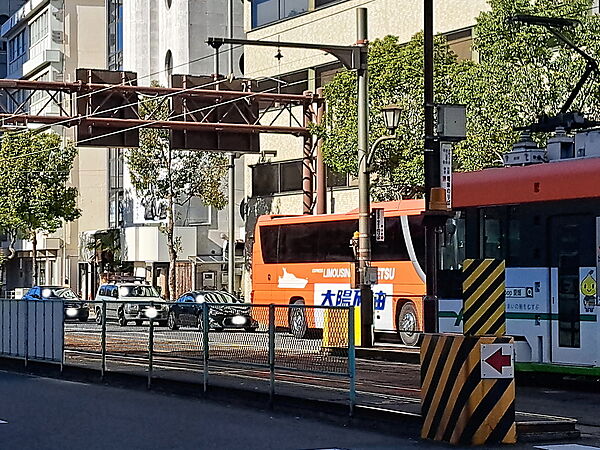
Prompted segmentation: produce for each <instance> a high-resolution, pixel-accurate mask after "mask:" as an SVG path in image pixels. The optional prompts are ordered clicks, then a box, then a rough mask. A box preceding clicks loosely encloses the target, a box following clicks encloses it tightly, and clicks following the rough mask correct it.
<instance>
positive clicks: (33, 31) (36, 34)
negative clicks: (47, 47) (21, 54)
mask: <svg viewBox="0 0 600 450" xmlns="http://www.w3.org/2000/svg"><path fill="white" fill-rule="evenodd" d="M46 36H48V10H46V11H44V12H43V13H42V14H40V15H39V16H38V18H37V19H35V20H34V21H33V22H32V23H31V25H29V46H30V47H33V46H34V45H35V44H36V43H38V42H39V41H41V40H42V39H44V38H45V37H46Z"/></svg>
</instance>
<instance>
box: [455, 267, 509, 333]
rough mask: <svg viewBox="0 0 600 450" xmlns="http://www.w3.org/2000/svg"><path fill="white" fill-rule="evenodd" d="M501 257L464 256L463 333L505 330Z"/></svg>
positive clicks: (503, 278) (503, 281)
mask: <svg viewBox="0 0 600 450" xmlns="http://www.w3.org/2000/svg"><path fill="white" fill-rule="evenodd" d="M504 273H505V272H504V260H501V259H465V261H464V264H463V300H464V312H463V320H464V322H463V324H464V327H463V333H464V334H465V336H483V335H492V336H504V334H505V333H506V306H505V274H504Z"/></svg>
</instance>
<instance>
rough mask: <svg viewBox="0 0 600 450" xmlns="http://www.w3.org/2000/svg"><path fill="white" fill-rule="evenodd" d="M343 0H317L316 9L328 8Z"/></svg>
mask: <svg viewBox="0 0 600 450" xmlns="http://www.w3.org/2000/svg"><path fill="white" fill-rule="evenodd" d="M341 1H343V0H315V8H319V7H321V6H326V5H329V4H331V3H339V2H341Z"/></svg>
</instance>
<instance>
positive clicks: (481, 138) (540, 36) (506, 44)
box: [457, 0, 600, 170]
mask: <svg viewBox="0 0 600 450" xmlns="http://www.w3.org/2000/svg"><path fill="white" fill-rule="evenodd" d="M489 3H490V6H491V10H490V11H488V12H483V13H481V14H480V15H479V17H478V18H477V25H476V28H475V40H474V49H475V50H476V51H477V52H478V54H479V61H480V62H479V63H478V65H477V69H476V70H475V71H474V72H472V73H471V77H469V78H468V79H467V80H466V82H465V83H464V84H462V85H461V86H460V88H461V90H462V93H461V95H460V96H461V97H463V98H465V99H467V104H468V109H467V117H468V130H467V133H468V136H467V140H466V141H465V142H464V143H462V144H461V145H459V146H458V148H457V155H458V168H459V169H460V170H479V169H482V168H484V167H489V166H492V165H498V164H500V162H501V156H502V155H503V154H504V153H505V152H507V151H509V150H510V148H511V146H512V144H514V143H515V142H516V140H517V139H518V137H519V133H518V132H515V131H514V127H519V126H526V125H529V124H531V123H533V122H534V121H535V120H536V119H537V117H538V116H540V115H542V114H546V115H549V116H553V115H555V114H557V113H558V112H559V111H560V108H561V107H562V106H563V104H564V103H565V101H566V100H567V98H568V96H569V94H570V93H571V91H572V89H573V88H574V86H575V84H576V82H577V80H578V79H579V78H580V77H581V75H582V74H583V71H584V69H585V61H584V60H583V58H581V57H580V56H579V55H577V54H576V53H575V52H574V51H573V50H572V49H570V48H568V47H567V46H565V45H564V44H563V43H561V42H559V41H558V40H557V39H556V38H555V37H554V36H553V35H552V34H551V33H549V32H548V31H547V30H546V29H545V28H543V27H540V26H531V25H524V24H519V23H514V22H512V21H511V20H510V18H511V17H513V16H514V15H516V14H531V15H538V16H547V17H563V18H572V19H577V20H579V21H580V22H581V25H580V26H578V27H575V28H573V29H572V30H566V29H565V30H563V32H564V33H565V34H566V35H567V36H568V37H569V38H570V39H571V40H572V41H573V42H574V43H576V44H577V45H579V46H581V47H582V48H583V49H584V50H585V51H586V52H588V53H589V54H590V55H595V56H596V57H597V56H598V55H600V39H598V36H600V17H598V16H597V15H595V14H590V7H591V5H592V2H591V0H568V1H561V2H555V1H553V0H536V1H532V0H490V2H489ZM599 106H600V84H599V83H598V82H595V83H589V84H588V85H586V86H585V87H584V89H583V91H582V92H581V93H580V95H579V96H578V97H577V99H576V100H575V103H574V104H573V106H572V108H571V109H572V110H573V111H580V112H584V113H586V114H587V115H588V117H589V118H592V119H598V118H599V114H600V109H599ZM536 138H537V139H538V140H539V141H540V142H542V143H543V141H544V138H545V136H536Z"/></svg>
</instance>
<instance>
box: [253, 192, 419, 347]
mask: <svg viewBox="0 0 600 450" xmlns="http://www.w3.org/2000/svg"><path fill="white" fill-rule="evenodd" d="M424 206H425V204H424V201H423V200H401V201H390V202H382V203H374V204H373V205H372V207H373V208H382V209H384V240H383V241H381V242H379V241H376V240H375V239H372V241H371V242H372V244H371V248H372V258H371V259H372V266H374V267H377V268H378V279H379V281H378V284H376V285H374V286H373V287H372V289H373V306H374V311H373V313H374V314H373V323H374V328H375V333H376V335H377V337H378V338H379V337H381V338H384V336H385V337H388V338H389V337H390V336H391V335H395V336H397V337H398V338H399V339H400V341H401V342H402V343H404V344H406V345H415V344H416V343H417V341H418V338H419V336H418V333H417V331H419V330H422V329H423V317H422V310H423V308H422V297H423V295H424V294H425V283H424V280H425V274H424V273H423V270H422V267H424V254H425V241H424V240H425V236H424V228H423V225H422V222H423V214H422V213H423V210H424ZM357 230H358V211H356V210H355V211H351V212H348V213H344V214H326V215H325V214H323V215H302V216H287V217H282V216H261V217H260V218H259V219H258V222H257V224H256V230H255V236H254V247H253V256H252V257H253V263H252V302H253V303H257V304H269V303H273V304H276V305H290V304H296V305H307V306H308V305H316V306H359V305H360V291H359V290H358V289H352V288H351V283H352V278H353V274H354V270H355V262H356V259H355V256H354V252H353V249H352V246H351V245H350V242H351V239H352V236H353V234H354V232H355V231H357ZM287 319H288V323H287V324H282V323H278V324H277V325H281V326H289V328H290V332H291V333H292V334H293V335H294V336H296V337H300V338H301V337H304V336H305V335H306V332H307V329H309V328H317V329H318V328H322V326H323V318H322V316H320V315H319V314H317V313H315V314H310V315H307V314H306V313H305V311H304V310H303V308H301V307H297V308H291V309H290V312H289V315H288V318H287Z"/></svg>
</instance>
